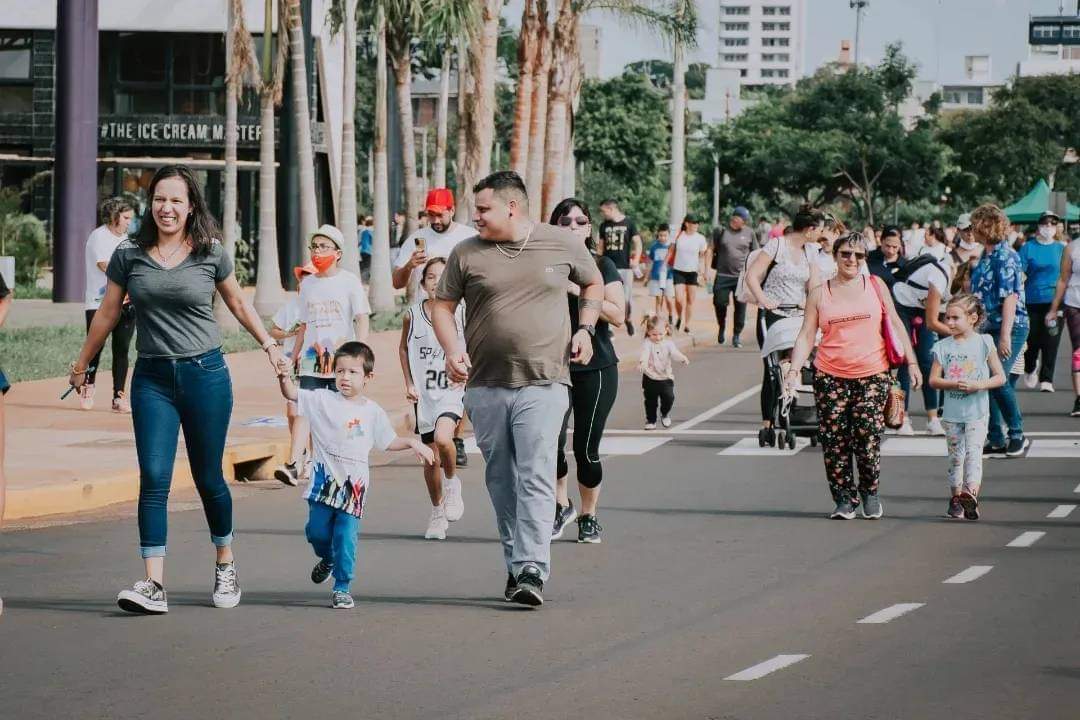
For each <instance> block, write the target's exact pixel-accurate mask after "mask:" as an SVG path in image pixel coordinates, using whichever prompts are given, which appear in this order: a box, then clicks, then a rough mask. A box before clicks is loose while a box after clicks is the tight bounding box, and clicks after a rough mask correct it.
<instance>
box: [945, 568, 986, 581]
mask: <svg viewBox="0 0 1080 720" xmlns="http://www.w3.org/2000/svg"><path fill="white" fill-rule="evenodd" d="M993 569H994V566H993V565H972V566H971V567H969V568H968V569H967V570H961V571H960V572H958V573H956V574H955V575H953V576H952V577H951V578H949V579H948V580H943V581H942V584H943V585H963V584H964V583H969V582H971V581H972V580H978V579H979V578H981V577H982V576H983V575H985V574H986V573H988V572H990V571H991V570H993Z"/></svg>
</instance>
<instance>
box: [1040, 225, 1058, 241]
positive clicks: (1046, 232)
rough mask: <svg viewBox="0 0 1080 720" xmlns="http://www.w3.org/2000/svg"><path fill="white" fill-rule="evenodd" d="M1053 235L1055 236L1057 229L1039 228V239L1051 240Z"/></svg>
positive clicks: (1052, 227)
mask: <svg viewBox="0 0 1080 720" xmlns="http://www.w3.org/2000/svg"><path fill="white" fill-rule="evenodd" d="M1055 235H1057V228H1056V227H1054V226H1053V225H1040V226H1039V237H1041V238H1042V239H1043V240H1047V241H1050V240H1053V239H1054V236H1055Z"/></svg>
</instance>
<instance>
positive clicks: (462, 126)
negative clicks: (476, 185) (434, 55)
mask: <svg viewBox="0 0 1080 720" xmlns="http://www.w3.org/2000/svg"><path fill="white" fill-rule="evenodd" d="M457 71H458V96H457V111H458V129H457V167H456V168H454V177H455V179H456V184H457V206H456V208H455V210H454V220H455V221H457V222H459V223H466V222H468V221H469V208H470V206H471V205H472V186H471V185H469V183H468V182H466V180H465V155H466V154H467V151H468V149H469V137H468V132H467V131H466V128H467V127H468V125H469V99H468V92H469V62H468V39H467V37H466V35H465V33H462V34H461V35H460V36H459V37H458V41H457Z"/></svg>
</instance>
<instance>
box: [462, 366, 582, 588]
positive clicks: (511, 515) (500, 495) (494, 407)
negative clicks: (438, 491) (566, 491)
mask: <svg viewBox="0 0 1080 720" xmlns="http://www.w3.org/2000/svg"><path fill="white" fill-rule="evenodd" d="M569 402H570V396H569V389H568V388H567V386H566V385H559V384H554V385H529V386H526V387H522V388H506V387H472V388H469V389H468V390H466V391H465V410H466V411H467V412H468V413H469V419H470V420H472V425H473V431H474V432H475V433H476V444H477V445H479V446H480V452H482V453H483V455H484V462H485V463H486V465H487V467H486V469H485V470H484V479H485V481H486V482H487V489H488V494H489V495H491V504H492V505H494V506H495V521H496V523H497V524H498V526H499V537H500V539H501V540H502V545H503V557H504V559H505V561H506V569H507V571H508V572H509V573H510V574H511V575H513V576H514V577H517V576H518V573H520V572H521V568H522V567H523V566H524V565H525V564H526V563H532V564H533V565H535V566H536V567H538V568H539V569H540V575H541V576H542V578H543V579H544V580H545V581H546V580H547V578H548V575H549V573H550V567H551V526H552V523H553V522H554V520H555V456H556V451H557V445H558V439H559V430H560V429H561V428H562V419H563V416H564V415H566V409H567V407H569Z"/></svg>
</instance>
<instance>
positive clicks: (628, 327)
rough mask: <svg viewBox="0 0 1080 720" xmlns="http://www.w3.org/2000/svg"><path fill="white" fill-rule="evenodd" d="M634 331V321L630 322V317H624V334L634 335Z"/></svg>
mask: <svg viewBox="0 0 1080 720" xmlns="http://www.w3.org/2000/svg"><path fill="white" fill-rule="evenodd" d="M634 332H635V331H634V323H632V322H630V318H626V334H627V335H629V336H630V337H634Z"/></svg>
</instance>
